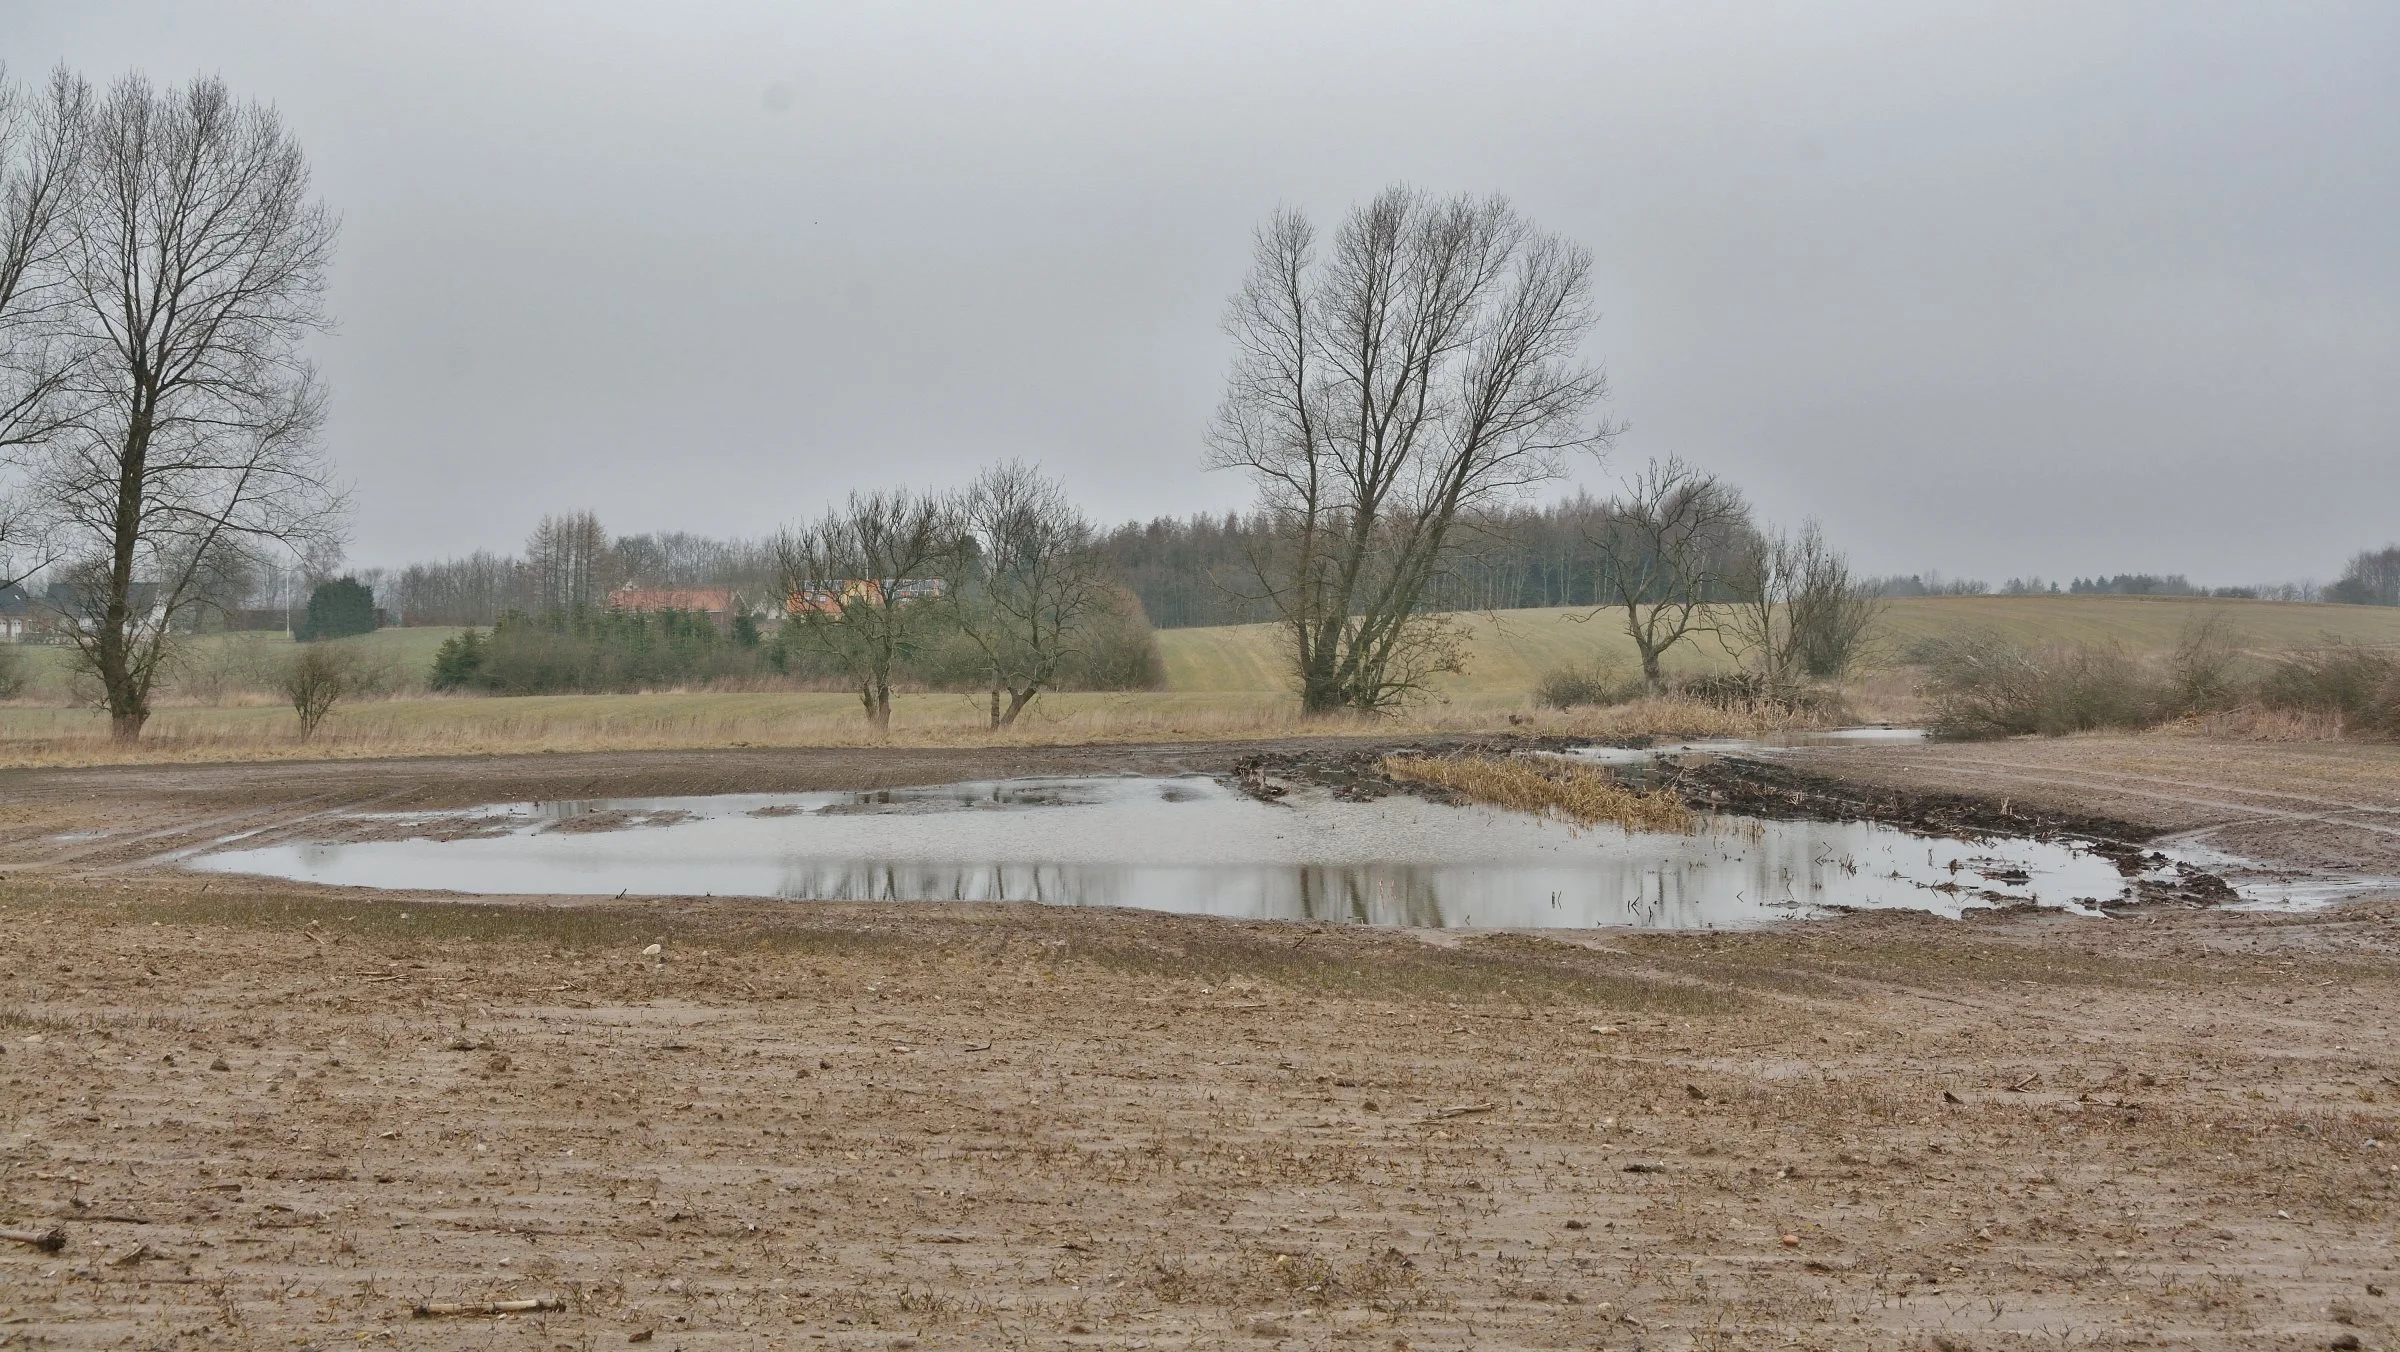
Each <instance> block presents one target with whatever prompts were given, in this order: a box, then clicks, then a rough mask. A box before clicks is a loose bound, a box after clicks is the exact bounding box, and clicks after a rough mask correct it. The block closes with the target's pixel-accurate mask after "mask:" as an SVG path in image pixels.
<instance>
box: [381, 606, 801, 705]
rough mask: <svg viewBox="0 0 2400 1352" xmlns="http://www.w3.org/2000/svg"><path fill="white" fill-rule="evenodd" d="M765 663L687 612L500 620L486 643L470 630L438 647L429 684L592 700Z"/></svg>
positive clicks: (745, 672)
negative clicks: (569, 695)
mask: <svg viewBox="0 0 2400 1352" xmlns="http://www.w3.org/2000/svg"><path fill="white" fill-rule="evenodd" d="M763 662H764V658H763V656H762V654H761V653H760V651H759V650H758V649H756V648H749V647H744V646H742V645H741V644H739V643H737V642H735V641H733V640H732V639H730V638H727V637H726V636H725V635H723V634H720V633H718V632H717V627H716V625H715V624H714V623H712V622H711V621H710V620H709V618H708V617H707V616H706V615H702V614H699V613H697V612H692V611H679V610H665V611H652V612H637V613H620V612H615V611H609V612H603V613H599V614H582V615H573V616H560V615H551V616H545V617H543V618H541V619H532V618H529V617H527V616H523V615H504V616H502V617H501V619H500V622H499V623H498V624H495V625H493V626H492V632H491V633H490V634H489V635H488V636H482V637H478V636H477V635H476V634H475V632H474V631H473V630H469V631H467V632H466V633H465V634H462V635H460V636H459V637H458V638H456V639H453V640H450V641H449V642H446V643H444V644H443V645H442V647H441V649H440V651H438V652H436V653H435V654H434V659H433V671H432V674H431V676H430V677H429V679H428V682H427V683H428V684H430V685H431V686H432V687H433V688H434V689H436V690H488V691H491V692H493V693H496V694H503V695H546V694H559V693H568V692H572V693H580V694H598V693H603V692H610V691H619V692H622V691H633V690H647V689H656V688H658V687H661V686H670V685H683V684H690V683H696V682H705V681H711V680H718V679H722V678H727V677H734V678H739V677H745V676H755V675H757V674H758V672H759V670H760V668H761V666H762V665H763Z"/></svg>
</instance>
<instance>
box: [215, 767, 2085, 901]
mask: <svg viewBox="0 0 2400 1352" xmlns="http://www.w3.org/2000/svg"><path fill="white" fill-rule="evenodd" d="M593 814H610V815H609V816H608V817H606V818H597V819H595V820H605V821H607V822H609V823H610V824H611V825H619V824H621V825H622V828H623V829H610V830H578V829H576V828H575V826H574V825H573V823H574V822H575V820H576V819H577V818H579V817H591V816H592V815H593ZM374 820H376V821H377V822H378V824H379V825H380V826H381V827H382V828H383V829H384V833H385V834H390V832H391V828H393V827H398V828H401V829H403V830H407V831H424V832H427V833H429V834H433V835H442V836H445V837H447V838H443V839H425V838H411V839H380V840H371V841H364V842H353V843H321V844H291V845H274V846H264V847H259V848H253V849H230V850H219V851H216V852H214V853H210V854H206V855H203V856H200V857H198V858H195V859H193V860H190V861H189V862H188V866H189V867H192V868H195V869H200V870H204V871H209V872H220V873H253V874H266V875H269V876H274V877H280V878H290V879H296V880H300V881H306V882H315V883H328V884H336V885H345V886H363V887H382V888H409V889H427V890H438V891H456V892H470V893H516V894H529V893H530V894H578V895H604V896H606V895H617V894H620V893H622V894H627V895H635V896H697V895H702V894H708V895H715V896H750V897H783V898H790V899H794V900H840V901H863V900H893V901H1037V902H1047V903H1052V904H1058V905H1071V906H1132V907H1142V908H1148V909H1156V910H1165V911H1178V912H1187V913H1197V914H1207V915H1220V916H1231V917H1250V918H1270V919H1310V920H1331V921H1343V922H1355V923H1365V924H1379V925H1413V926H1432V927H1446V926H1473V927H1553V926H1563V927H1577V928H1582V927H1590V926H1601V925H1634V926H1650V927H1661V928H1739V927H1743V926H1751V925H1759V924H1764V923H1768V922H1771V921H1776V920H1785V919H1792V918H1795V917H1804V916H1810V915H1820V914H1824V913H1827V912H1828V911H1829V910H1831V909H1833V908H1837V907H1856V908H1876V907H1907V908H1914V909H1919V910H1925V911H1932V912H1936V913H1939V914H1943V915H1950V916H1955V915H1957V914H1958V913H1959V912H1960V910H1961V909H1963V908H1965V907H1969V906H1981V905H1991V904H1996V903H2002V902H2018V901H2023V902H2034V903H2037V904H2041V905H2048V906H2072V907H2077V908H2083V907H2088V906H2089V905H2091V904H2093V903H2098V902H2106V901H2114V900H2116V899H2118V898H2120V897H2121V896H2123V895H2124V894H2125V891H2126V885H2125V881H2124V879H2123V878H2122V877H2120V876H2119V874H2118V873H2117V871H2116V868H2115V867H2114V865H2112V864H2110V863H2109V862H2108V861H2106V860H2104V859H2100V858H2096V857H2094V856H2091V855H2088V854H2085V853H2082V852H2080V851H2078V850H2076V849H2074V848H2072V847H2070V846H2067V845H2063V844H2051V843H2043V842H2037V841H2029V840H1998V841H1983V842H1970V841H1964V840H1948V839H1941V838H1931V837H1926V836H1920V835H1914V834H1911V833H1909V832H1905V831H1900V830H1897V829H1894V828H1891V827H1886V826H1877V825H1873V824H1870V823H1863V822H1780V821H1765V820H1759V819H1753V818H1740V817H1720V818H1715V819H1711V820H1710V821H1709V823H1708V824H1707V826H1706V827H1705V829H1703V830H1702V831H1700V832H1699V833H1698V834H1695V835H1692V836H1675V835H1662V834H1654V833H1627V832H1623V831H1620V830H1618V829H1616V828H1613V827H1607V828H1601V829H1599V830H1594V831H1584V832H1577V831H1573V830H1570V829H1569V828H1567V827H1566V826H1564V825H1561V824H1559V823H1556V822H1551V821H1546V820H1542V819H1538V818H1534V817H1530V816H1527V815H1525V814H1522V813H1516V812H1508V811H1503V810H1501V809H1497V808H1485V807H1453V806H1448V805H1444V804H1439V803H1429V802H1425V801H1423V800H1421V799H1416V798H1411V797H1406V796H1393V797H1389V798H1385V799H1381V800H1379V801H1376V802H1369V803H1356V802H1343V801H1339V800H1337V799H1335V798H1333V797H1332V796H1331V795H1330V794H1325V793H1321V792H1315V791H1307V792H1301V793H1296V794H1293V795H1292V796H1291V797H1290V798H1288V799H1285V800H1283V801H1282V802H1279V803H1262V802H1258V801H1256V800H1254V799H1251V798H1249V797H1246V796H1244V795H1242V794H1240V793H1238V792H1236V791H1234V790H1233V789H1231V788H1228V787H1227V786H1225V785H1222V784H1219V783H1217V782H1216V781H1214V780H1211V779H1207V778H1201V777H1185V778H1172V779H1158V778H1134V777H1126V778H1092V779H1031V780H1011V781H1002V782H992V783H971V784H951V785H943V786H937V787H930V788H911V789H891V790H879V791H876V792H873V793H814V794H769V795H733V796H724V797H706V798H653V799H611V800H604V801H594V802H582V803H545V804H526V803H520V804H503V805H497V806H494V807H488V808H481V809H474V810H471V811H469V812H465V813H449V814H437V815H434V816H426V815H422V814H413V815H410V816H406V817H390V816H386V817H382V818H377V819H374ZM468 822H474V823H477V824H478V829H476V830H473V831H471V832H462V831H460V830H459V829H458V828H460V827H461V826H462V825H463V824H465V823H468Z"/></svg>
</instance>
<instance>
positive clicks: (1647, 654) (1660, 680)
mask: <svg viewBox="0 0 2400 1352" xmlns="http://www.w3.org/2000/svg"><path fill="white" fill-rule="evenodd" d="M1636 646H1637V647H1639V648H1640V649H1641V650H1642V681H1643V683H1644V684H1646V685H1648V686H1649V687H1650V688H1651V689H1652V690H1653V691H1658V690H1664V689H1666V688H1667V674H1666V673H1665V672H1664V671H1662V670H1660V669H1659V665H1658V657H1659V652H1660V651H1661V650H1660V649H1658V648H1654V647H1652V646H1651V645H1649V644H1647V643H1642V644H1637V645H1636Z"/></svg>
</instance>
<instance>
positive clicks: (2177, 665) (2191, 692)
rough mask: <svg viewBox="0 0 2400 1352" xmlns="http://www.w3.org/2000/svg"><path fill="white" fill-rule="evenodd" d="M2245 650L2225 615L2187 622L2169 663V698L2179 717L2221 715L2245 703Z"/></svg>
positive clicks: (2176, 642)
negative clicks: (2238, 667) (2239, 671)
mask: <svg viewBox="0 0 2400 1352" xmlns="http://www.w3.org/2000/svg"><path fill="white" fill-rule="evenodd" d="M2240 657H2241V650H2240V648H2239V647H2237V646H2236V644H2235V642H2234V636H2233V630H2232V627H2231V626H2230V625H2228V624H2227V623H2226V622H2225V617H2224V616H2222V615H2209V616H2206V617H2204V618H2201V619H2196V620H2193V621H2191V622H2190V623H2187V624H2185V625H2184V627H2183V633H2182V634H2181V636H2179V637H2178V638H2177V639H2176V641H2175V652H2174V655H2173V656H2171V657H2170V658H2168V660H2167V695H2168V699H2169V702H2170V703H2171V704H2172V705H2173V707H2174V712H2176V713H2178V714H2206V713H2217V712H2220V711H2222V710H2225V709H2230V708H2232V707H2233V706H2234V705H2236V704H2238V703H2240V702H2241V699H2242V688H2241V683H2240V681H2239V679H2238V678H2237V677H2236V674H2235V670H2234V668H2235V664H2236V663H2237V662H2238V660H2239V659H2240Z"/></svg>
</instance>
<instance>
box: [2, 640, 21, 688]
mask: <svg viewBox="0 0 2400 1352" xmlns="http://www.w3.org/2000/svg"><path fill="white" fill-rule="evenodd" d="M26 680H27V677H26V674H25V659H24V657H23V656H22V655H20V654H19V653H18V652H17V646H16V645H15V644H13V643H6V644H0V699H15V698H16V697H17V696H19V695H21V694H24V693H25V684H26Z"/></svg>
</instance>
